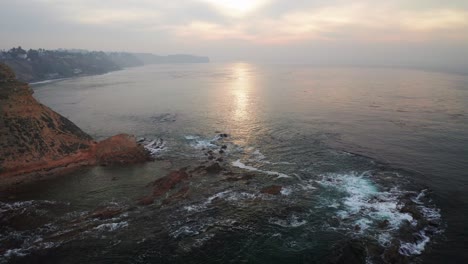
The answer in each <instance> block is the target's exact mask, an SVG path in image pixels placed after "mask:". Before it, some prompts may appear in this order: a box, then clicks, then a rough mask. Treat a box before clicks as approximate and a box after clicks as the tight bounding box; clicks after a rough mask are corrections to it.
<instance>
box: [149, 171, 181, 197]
mask: <svg viewBox="0 0 468 264" xmlns="http://www.w3.org/2000/svg"><path fill="white" fill-rule="evenodd" d="M189 177H190V176H189V175H188V174H187V173H186V172H185V171H184V170H178V171H173V172H171V173H169V174H168V175H167V176H164V177H162V178H161V179H158V180H156V181H154V183H153V186H154V188H153V197H159V196H162V195H164V194H165V193H167V192H168V191H169V190H171V189H174V188H175V187H176V186H177V185H178V184H179V183H181V182H182V181H184V180H187V179H188V178H189Z"/></svg>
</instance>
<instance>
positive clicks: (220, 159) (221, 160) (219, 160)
mask: <svg viewBox="0 0 468 264" xmlns="http://www.w3.org/2000/svg"><path fill="white" fill-rule="evenodd" d="M216 161H217V162H223V161H224V159H223V158H217V159H216Z"/></svg>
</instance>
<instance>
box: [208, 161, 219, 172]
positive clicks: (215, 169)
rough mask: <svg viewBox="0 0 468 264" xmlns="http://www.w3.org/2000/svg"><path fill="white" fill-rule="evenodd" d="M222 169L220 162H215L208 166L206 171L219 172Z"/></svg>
mask: <svg viewBox="0 0 468 264" xmlns="http://www.w3.org/2000/svg"><path fill="white" fill-rule="evenodd" d="M222 170H223V168H222V167H221V166H220V165H219V163H218V162H214V163H213V164H211V165H209V166H207V167H206V171H207V172H209V173H218V172H220V171H222Z"/></svg>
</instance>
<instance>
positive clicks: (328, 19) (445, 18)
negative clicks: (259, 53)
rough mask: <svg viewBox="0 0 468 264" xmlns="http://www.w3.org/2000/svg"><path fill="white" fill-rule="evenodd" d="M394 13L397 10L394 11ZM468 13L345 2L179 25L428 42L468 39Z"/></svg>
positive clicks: (210, 30) (227, 34)
mask: <svg viewBox="0 0 468 264" xmlns="http://www.w3.org/2000/svg"><path fill="white" fill-rule="evenodd" d="M390 14H391V15H390ZM467 28H468V12H467V11H465V10H457V9H433V10H424V11H414V10H412V11H409V10H398V9H396V8H395V7H391V6H385V5H383V6H375V5H364V4H354V5H342V6H327V7H320V8H314V9H309V10H302V11H291V12H289V13H285V14H283V15H281V16H280V17H278V18H275V19H272V18H268V17H257V18H253V19H252V18H251V19H249V20H246V21H244V20H238V21H235V22H234V23H231V24H230V25H227V26H226V25H220V24H216V23H209V22H204V21H195V22H192V23H189V24H188V25H184V26H180V27H176V32H177V33H178V34H179V35H181V36H187V35H190V37H198V38H204V39H210V40H213V39H223V38H228V39H242V40H247V41H251V42H252V43H258V44H282V45H284V44H288V43H292V42H300V41H306V40H322V41H333V40H337V41H342V40H343V39H347V40H353V41H354V40H359V41H370V42H382V41H405V40H406V41H410V42H413V41H425V40H429V39H433V38H439V37H444V38H455V39H460V38H463V39H465V40H466V38H468V34H460V33H461V32H465V33H466V29H467Z"/></svg>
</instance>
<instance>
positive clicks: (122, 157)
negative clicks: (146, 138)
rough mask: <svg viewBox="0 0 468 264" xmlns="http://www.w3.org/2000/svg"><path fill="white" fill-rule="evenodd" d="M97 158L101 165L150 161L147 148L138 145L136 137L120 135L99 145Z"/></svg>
mask: <svg viewBox="0 0 468 264" xmlns="http://www.w3.org/2000/svg"><path fill="white" fill-rule="evenodd" d="M96 158H97V161H98V164H100V165H111V164H129V163H139V162H145V161H149V160H150V157H149V155H148V152H147V151H146V150H145V148H144V147H143V146H142V145H140V144H138V143H137V142H136V140H135V137H133V136H131V135H127V134H120V135H116V136H113V137H110V138H108V139H106V140H103V141H101V142H99V143H98V144H97V147H96Z"/></svg>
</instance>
